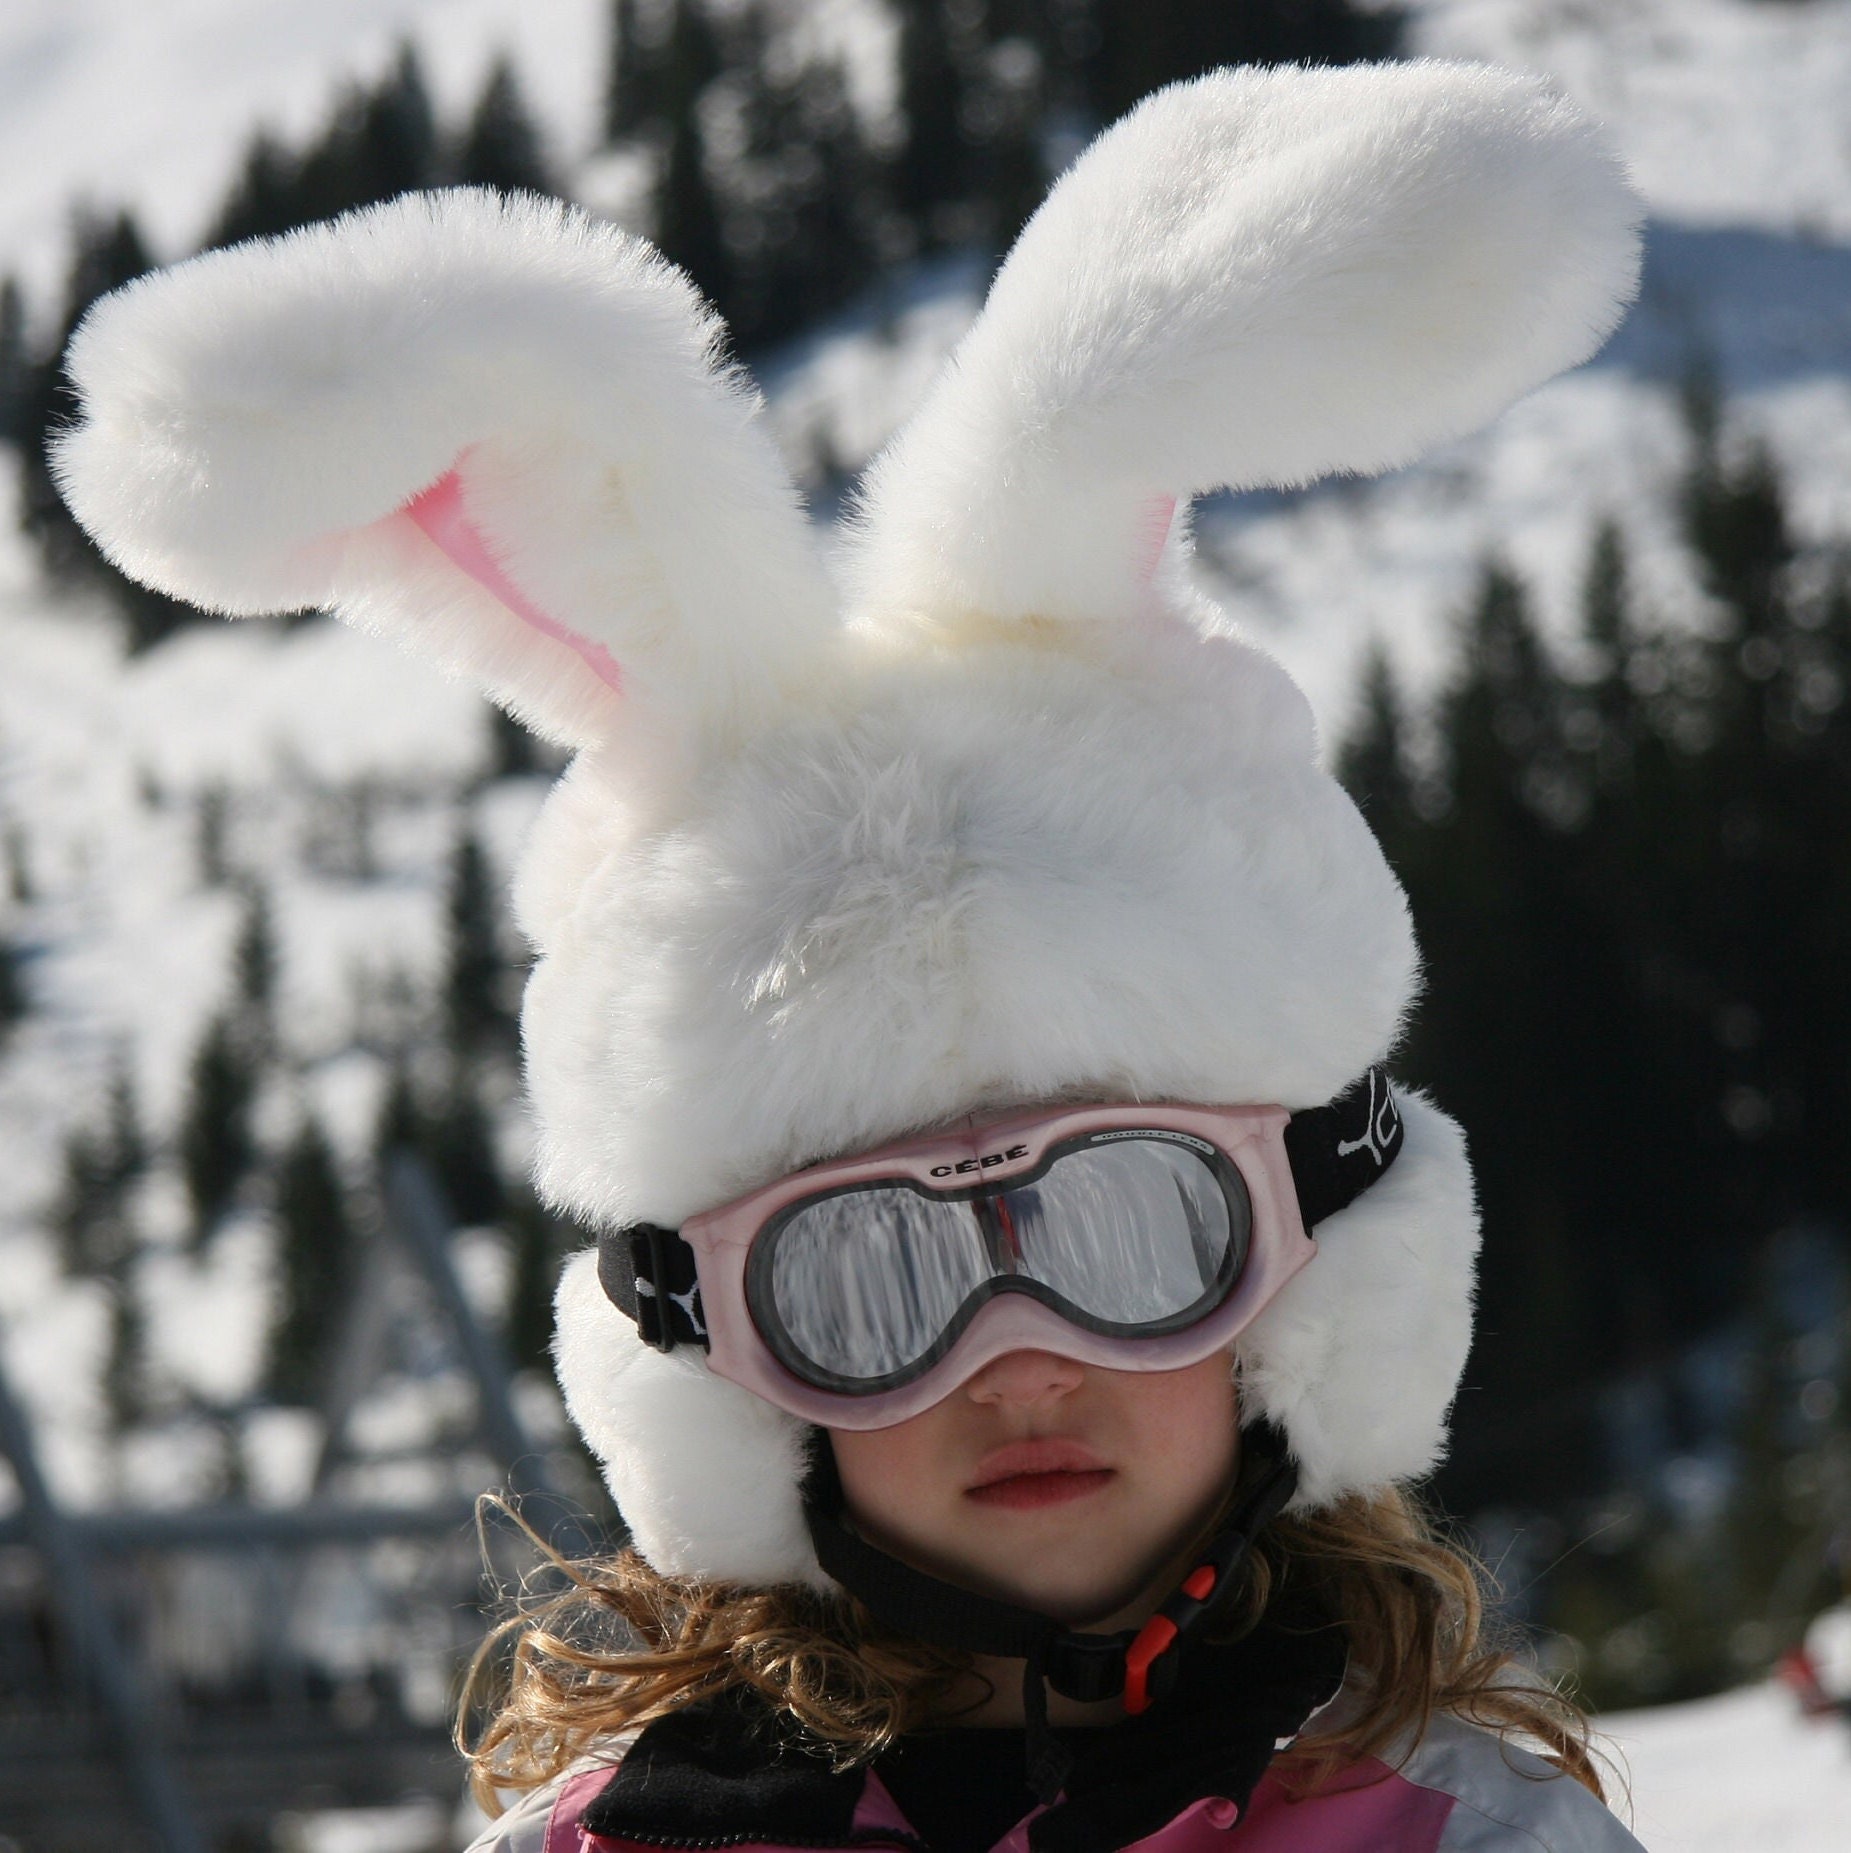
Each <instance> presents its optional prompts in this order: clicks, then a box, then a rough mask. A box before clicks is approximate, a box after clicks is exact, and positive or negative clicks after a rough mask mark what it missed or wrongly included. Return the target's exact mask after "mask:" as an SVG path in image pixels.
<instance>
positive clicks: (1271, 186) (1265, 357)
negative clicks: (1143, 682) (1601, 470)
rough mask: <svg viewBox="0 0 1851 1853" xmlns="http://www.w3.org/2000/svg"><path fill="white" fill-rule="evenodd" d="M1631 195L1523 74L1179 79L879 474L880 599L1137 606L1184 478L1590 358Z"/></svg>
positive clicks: (1058, 214)
mask: <svg viewBox="0 0 1851 1853" xmlns="http://www.w3.org/2000/svg"><path fill="white" fill-rule="evenodd" d="M1639 216H1640V215H1639V206H1638V202H1637V200H1636V199H1635V197H1634V195H1633V193H1632V191H1631V190H1630V188H1629V186H1628V184H1627V181H1626V177H1625V174H1624V172H1623V170H1622V168H1621V165H1620V163H1619V161H1618V160H1617V159H1616V158H1615V156H1614V155H1613V154H1612V153H1611V152H1610V151H1609V149H1608V148H1607V146H1606V144H1605V142H1604V141H1603V139H1602V138H1601V137H1600V135H1599V134H1598V133H1597V132H1596V131H1595V130H1594V129H1593V128H1592V127H1591V126H1590V124H1589V123H1588V122H1587V121H1586V120H1585V119H1584V118H1582V117H1581V116H1580V115H1579V114H1578V113H1577V112H1576V111H1575V110H1574V109H1573V108H1572V107H1571V106H1570V105H1569V104H1567V103H1565V102H1563V101H1562V100H1561V99H1560V98H1559V97H1556V96H1554V95H1552V94H1551V93H1550V92H1549V91H1548V90H1547V89H1545V88H1544V86H1543V85H1542V84H1540V83H1539V82H1537V81H1535V80H1534V79H1531V78H1527V77H1520V76H1515V75H1512V74H1510V73H1507V72H1500V71H1493V70H1489V69H1485V68H1482V67H1478V66H1469V65H1456V64H1442V63H1435V62H1425V63H1417V64H1395V65H1364V66H1352V67H1349V68H1347V69H1342V70H1303V69H1295V68H1289V67H1287V68H1279V69H1242V70H1236V71H1221V72H1216V73H1213V74H1211V75H1210V76H1207V77H1204V78H1200V79H1198V80H1196V81H1195V82H1192V83H1187V84H1179V85H1176V86H1174V87H1172V88H1171V89H1168V90H1164V91H1160V92H1159V93H1158V94H1157V95H1155V96H1153V97H1151V98H1149V99H1148V100H1147V101H1146V102H1144V103H1143V104H1141V105H1140V106H1139V107H1138V108H1137V109H1136V110H1134V111H1133V112H1132V113H1131V114H1130V115H1129V116H1127V117H1126V118H1125V119H1124V120H1123V121H1122V122H1120V123H1118V124H1117V125H1116V126H1115V127H1114V128H1112V129H1111V130H1110V131H1108V132H1107V133H1106V134H1105V135H1103V136H1101V137H1100V139H1099V140H1098V141H1097V142H1095V143H1094V144H1093V146H1092V147H1091V148H1090V149H1089V150H1088V151H1087V152H1086V153H1085V154H1084V155H1083V156H1082V157H1081V158H1080V160H1079V161H1078V162H1077V163H1076V164H1075V165H1074V167H1073V168H1072V169H1070V170H1069V172H1068V173H1067V174H1066V175H1065V177H1064V178H1063V179H1062V180H1061V181H1060V182H1059V184H1058V185H1057V186H1056V187H1055V188H1054V190H1053V192H1052V193H1051V194H1050V195H1049V197H1048V200H1047V202H1046V204H1045V205H1043V207H1042V208H1041V210H1040V211H1039V212H1038V213H1037V214H1036V215H1035V217H1034V218H1033V219H1031V220H1030V221H1029V224H1028V226H1027V228H1026V230H1024V232H1023V233H1022V236H1021V239H1020V240H1019V242H1018V243H1017V245H1016V247H1015V250H1014V251H1013V252H1012V253H1011V255H1010V257H1009V260H1008V262H1007V263H1006V264H1005V265H1004V266H1003V268H1002V270H1001V272H1000V273H999V274H998V276H997V279H996V282H995V285H994V287H993V288H992V290H991V292H990V298H989V301H988V303H987V304H986V305H985V308H984V311H983V314H982V316H981V317H980V318H979V320H978V321H977V323H976V325H975V327H974V328H973V329H972V330H971V332H970V334H969V335H968V336H967V337H966V338H965V340H964V343H963V345H962V346H961V347H960V348H959V349H958V351H957V353H956V354H955V355H954V356H953V358H952V361H951V363H950V365H949V366H948V367H947V369H946V372H945V374H944V375H943V376H942V377H941V379H940V381H939V383H938V385H937V386H936V388H935V389H934V391H933V393H932V395H931V396H930V397H929V398H928V399H927V401H926V403H925V405H924V407H923V409H922V410H921V411H920V412H919V413H918V415H917V416H916V417H915V418H914V420H913V421H912V423H911V425H910V426H909V427H908V428H907V430H906V431H905V432H904V433H903V434H902V435H901V437H900V438H899V439H897V440H896V441H895V443H894V444H893V446H892V447H891V448H890V449H889V450H888V451H887V452H886V453H885V454H884V455H883V456H882V457H881V458H879V459H878V460H877V461H876V463H875V464H874V466H873V467H872V469H871V471H870V473H869V479H868V483H867V486H866V490H865V494H864V498H863V508H862V519H861V528H860V534H859V539H858V544H857V547H856V550H855V556H854V559H853V562H852V565H851V571H852V573H853V576H854V585H853V590H854V594H855V598H856V602H857V605H858V608H859V609H860V610H861V611H863V612H864V613H868V614H871V615H875V616H878V615H880V614H881V613H882V612H889V613H896V614H897V613H910V614H914V615H922V616H925V617H927V618H936V619H941V620H955V619H956V618H957V617H959V616H960V615H963V614H967V613H972V612H975V613H983V614H988V615H990V616H1000V617H1005V618H1021V617H1029V616H1045V617H1056V618H1064V619H1097V620H1107V621H1109V620H1112V619H1115V618H1122V617H1124V616H1125V615H1126V614H1127V613H1128V612H1131V611H1135V610H1136V609H1137V608H1138V606H1139V605H1140V603H1142V602H1143V601H1144V600H1145V598H1146V596H1147V595H1146V594H1145V592H1144V590H1143V587H1144V583H1145V582H1146V581H1148V579H1149V578H1150V576H1151V574H1152V572H1153V570H1154V568H1155V566H1156V564H1157V561H1158V557H1159V553H1160V550H1161V549H1162V547H1163V545H1164V541H1165V533H1166V530H1167V529H1168V527H1169V525H1170V516H1171V512H1172V509H1173V507H1174V505H1175V502H1176V500H1177V499H1179V498H1184V497H1187V496H1188V495H1190V494H1191V493H1194V492H1197V491H1201V490H1205V489H1211V488H1219V487H1222V486H1224V485H1225V486H1232V487H1237V488H1246V487H1254V486H1258V485H1262V484H1289V483H1302V482H1306V481H1309V480H1310V479H1312V478H1313V477H1316V476H1320V475H1323V474H1325V473H1326V472H1329V471H1373V470H1381V469H1386V468H1389V467H1392V466H1394V465H1397V464H1401V463H1405V462H1407V461H1409V460H1410V459H1412V458H1413V457H1414V456H1416V455H1417V454H1419V453H1420V452H1421V451H1422V450H1424V449H1426V448H1428V447H1429V446H1430V445H1433V444H1435V443H1437V442H1439V441H1441V440H1442V439H1446V438H1450V437H1455V436H1458V435H1461V434H1463V433H1464V432H1467V431H1470V430H1472V429H1473V428H1475V427H1476V426H1478V425H1479V424H1481V423H1483V422H1484V421H1486V420H1487V419H1489V418H1490V417H1492V416H1493V414H1495V413H1496V412H1498V411H1500V410H1501V409H1502V408H1503V407H1504V406H1505V405H1507V404H1508V403H1509V402H1510V401H1511V400H1513V399H1515V398H1516V397H1517V396H1518V395H1519V394H1521V393H1523V392H1526V391H1528V390H1529V389H1530V388H1531V387H1533V386H1536V385H1538V384H1540V383H1541V382H1542V381H1543V380H1545V379H1547V378H1548V377H1549V376H1550V375H1551V374H1553V373H1556V372H1558V371H1559V370H1561V369H1562V368H1564V367H1568V366H1572V365H1574V364H1575V363H1576V362H1578V361H1581V360H1584V359H1585V358H1586V357H1587V356H1588V355H1589V354H1590V353H1592V352H1593V351H1594V349H1595V348H1596V347H1598V346H1599V344H1600V342H1601V341H1602V340H1603V339H1604V338H1605V336H1606V335H1607V333H1608V332H1609V331H1610V330H1611V329H1612V327H1613V325H1614V324H1615V322H1616V321H1617V320H1618V318H1619V314H1620V311H1621V309H1622V308H1623V306H1624V304H1625V303H1626V302H1627V301H1628V300H1629V299H1630V298H1631V296H1632V294H1633V292H1634V289H1635V288H1636V285H1637V278H1638V261H1639V259H1638V250H1639V238H1638V223H1639Z"/></svg>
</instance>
